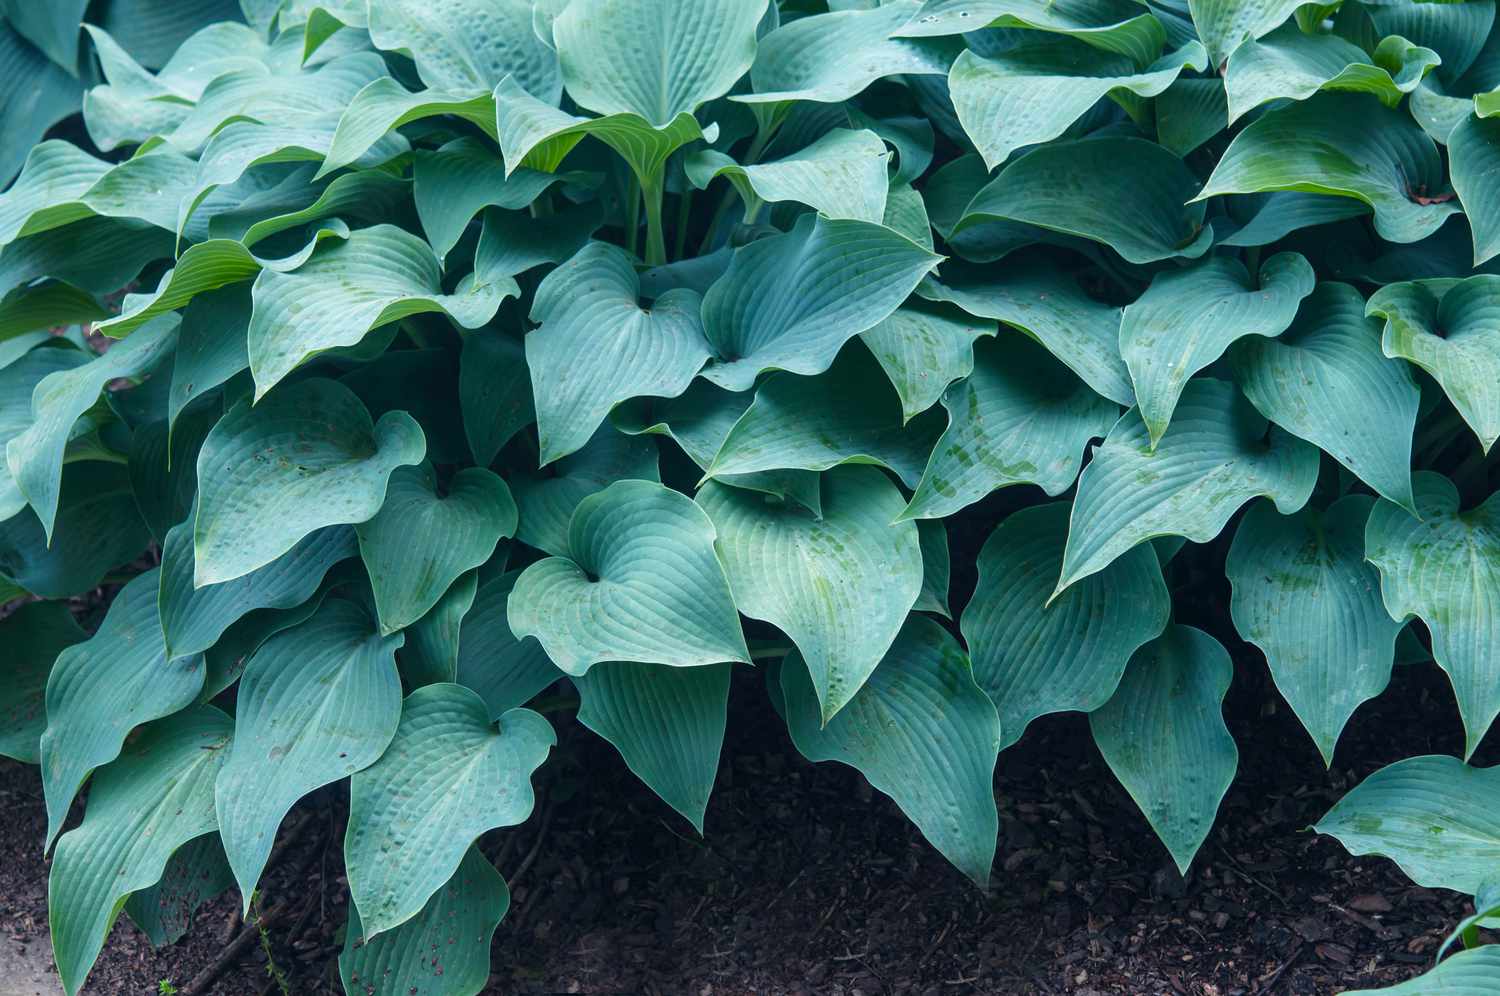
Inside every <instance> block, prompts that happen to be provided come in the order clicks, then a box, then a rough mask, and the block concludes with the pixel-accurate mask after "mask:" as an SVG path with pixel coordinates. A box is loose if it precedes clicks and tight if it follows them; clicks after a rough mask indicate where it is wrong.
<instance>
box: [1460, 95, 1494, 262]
mask: <svg viewBox="0 0 1500 996" xmlns="http://www.w3.org/2000/svg"><path fill="white" fill-rule="evenodd" d="M1497 149H1500V119H1496V118H1478V117H1475V116H1473V115H1471V114H1469V113H1468V110H1467V108H1465V112H1464V116H1463V117H1462V118H1461V119H1460V120H1459V122H1458V124H1457V125H1456V126H1455V127H1454V128H1453V129H1452V130H1451V131H1450V132H1449V133H1448V168H1449V176H1450V178H1451V179H1452V181H1453V189H1454V190H1455V191H1457V193H1458V200H1459V202H1460V203H1461V204H1462V205H1463V208H1464V214H1465V216H1466V217H1467V218H1468V219H1469V227H1470V229H1472V231H1473V236H1474V265H1475V266H1479V265H1480V264H1481V263H1486V262H1488V261H1489V260H1491V259H1494V258H1495V255H1496V254H1497V253H1500V211H1497V210H1496V208H1495V204H1496V203H1497V199H1500V184H1497V177H1500V153H1497V151H1496V150H1497Z"/></svg>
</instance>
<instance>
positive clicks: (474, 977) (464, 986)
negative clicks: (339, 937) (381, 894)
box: [339, 846, 510, 996]
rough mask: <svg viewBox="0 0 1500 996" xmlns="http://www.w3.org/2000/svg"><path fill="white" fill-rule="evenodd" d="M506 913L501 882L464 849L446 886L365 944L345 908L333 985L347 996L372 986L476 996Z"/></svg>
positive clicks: (473, 851)
mask: <svg viewBox="0 0 1500 996" xmlns="http://www.w3.org/2000/svg"><path fill="white" fill-rule="evenodd" d="M509 909H510V890H509V889H508V888H506V886H505V879H503V878H501V877H500V873H499V872H497V871H496V870H495V866H494V865H492V864H490V861H489V859H488V858H486V857H485V856H484V852H482V851H480V850H479V848H478V846H473V847H470V848H469V849H468V850H467V851H465V852H464V857H463V860H462V861H460V862H459V865H458V870H457V871H455V872H454V873H453V877H452V878H450V879H449V880H448V882H447V884H445V885H443V886H442V887H441V888H439V889H438V891H437V892H434V893H433V894H432V898H431V899H429V900H427V904H426V905H425V906H423V907H422V910H421V912H419V913H418V914H417V915H416V916H414V917H412V918H411V919H410V920H408V921H406V922H405V923H403V924H402V925H401V926H399V927H395V928H392V929H391V930H388V931H386V932H385V933H383V934H378V935H376V936H374V937H365V936H364V933H363V931H364V925H363V924H362V923H361V922H360V918H359V910H358V909H355V908H354V907H352V906H351V907H350V908H349V927H348V932H347V935H346V939H345V943H344V950H343V953H341V954H340V955H339V978H340V980H341V981H342V982H343V983H344V989H345V990H346V991H348V992H355V993H357V992H359V991H361V990H362V989H363V988H364V987H366V986H369V985H375V984H377V983H378V984H379V985H380V986H381V987H383V988H387V989H388V990H389V991H390V992H393V993H406V994H408V996H413V994H415V996H438V994H440V993H444V994H445V993H477V992H479V991H480V990H482V989H483V988H484V987H485V984H486V983H488V982H489V978H490V943H491V941H492V940H493V938H494V936H495V928H496V927H498V926H499V925H500V921H501V920H503V919H505V914H506V912H507V911H508V910H509ZM434 951H437V952H439V954H438V955H436V956H434V955H433V952H434Z"/></svg>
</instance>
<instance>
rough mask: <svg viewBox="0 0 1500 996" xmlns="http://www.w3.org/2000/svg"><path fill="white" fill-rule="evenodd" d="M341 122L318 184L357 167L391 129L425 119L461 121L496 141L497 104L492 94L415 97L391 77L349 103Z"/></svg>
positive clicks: (426, 92) (440, 92)
mask: <svg viewBox="0 0 1500 996" xmlns="http://www.w3.org/2000/svg"><path fill="white" fill-rule="evenodd" d="M348 105H349V106H347V107H345V108H344V113H343V114H342V115H340V116H339V123H338V128H337V129H335V131H334V133H333V141H332V142H330V143H329V146H328V155H327V156H325V157H324V159H323V165H322V166H320V167H318V174H317V177H315V178H314V179H319V178H322V177H325V176H327V175H328V174H330V173H332V172H334V171H335V170H339V169H342V168H344V167H345V166H348V165H349V164H350V163H354V162H357V161H358V160H359V159H360V157H361V156H363V155H365V153H367V152H369V150H370V149H371V148H372V147H373V146H374V145H375V143H376V142H378V141H380V140H381V139H382V138H384V137H385V136H386V135H387V134H388V133H389V132H390V131H391V130H392V129H395V128H400V127H401V126H402V125H408V124H411V123H412V122H414V121H421V120H423V119H424V118H435V117H444V116H451V117H456V118H462V119H464V120H465V121H467V122H469V123H470V124H472V125H475V126H476V127H478V128H480V129H481V130H483V131H484V132H486V133H487V134H488V135H489V136H490V138H495V137H496V135H495V99H494V97H493V96H491V95H490V93H489V92H487V91H486V92H481V93H477V94H471V93H466V92H458V93H452V92H448V91H443V90H422V91H420V92H418V93H412V92H410V91H409V90H407V89H406V88H405V87H403V86H402V85H401V84H400V83H398V82H396V81H395V80H394V79H392V78H391V77H389V76H382V77H381V78H379V79H377V80H372V81H371V82H370V83H369V84H368V85H367V86H365V87H364V88H363V89H361V90H360V91H359V93H357V94H355V95H354V96H353V98H352V99H351V100H349V102H348Z"/></svg>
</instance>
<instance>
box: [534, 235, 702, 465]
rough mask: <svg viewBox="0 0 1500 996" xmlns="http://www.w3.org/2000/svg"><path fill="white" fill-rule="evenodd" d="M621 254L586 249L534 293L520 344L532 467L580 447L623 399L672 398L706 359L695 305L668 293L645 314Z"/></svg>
mask: <svg viewBox="0 0 1500 996" xmlns="http://www.w3.org/2000/svg"><path fill="white" fill-rule="evenodd" d="M640 293H641V289H640V279H639V278H638V277H637V276H636V273H635V269H634V267H633V266H632V265H631V261H630V257H629V255H627V254H626V253H625V251H624V250H622V249H619V248H617V247H615V246H611V245H607V244H606V243H603V242H591V243H589V244H588V245H586V246H584V247H583V249H582V250H580V251H579V252H578V254H577V255H575V256H574V257H573V258H572V259H570V260H568V261H567V262H566V263H564V264H563V265H562V266H559V267H558V268H557V269H555V270H553V271H552V272H551V273H549V274H547V276H546V277H545V278H544V279H543V280H542V283H541V286H539V287H538V288H537V291H536V297H535V299H534V301H533V302H532V306H531V320H532V321H533V322H536V323H538V324H539V325H540V326H541V327H540V328H538V329H536V330H534V331H532V332H531V333H529V334H528V335H527V336H526V364H527V366H528V367H529V368H530V370H531V381H532V394H533V396H534V397H535V398H536V415H537V433H538V435H539V436H540V438H541V462H542V463H543V464H548V463H551V462H552V461H553V460H556V459H557V458H558V457H563V456H567V455H568V454H569V453H572V452H574V451H576V450H578V449H579V448H580V447H582V446H583V445H584V444H585V443H587V442H588V441H589V438H590V437H591V436H592V435H593V434H594V431H595V430H596V429H598V428H599V425H600V424H601V423H602V422H603V421H604V419H605V417H606V416H607V415H608V414H609V410H610V409H611V408H613V407H614V406H615V405H617V404H619V403H620V402H621V401H625V400H627V399H629V398H634V397H640V396H642V395H649V396H652V397H668V398H670V397H675V396H677V395H679V394H681V393H682V392H683V391H685V390H687V386H688V385H689V384H690V383H692V381H693V378H694V377H695V376H696V375H697V373H698V371H699V369H700V368H702V366H703V364H704V362H705V361H707V360H708V358H709V356H710V355H712V350H711V348H710V347H709V344H708V340H707V339H705V338H704V335H703V322H702V320H701V319H700V318H699V306H700V304H701V299H700V298H699V297H698V294H697V293H696V292H695V291H691V290H687V289H686V288H678V289H674V290H669V291H667V292H666V293H665V294H662V295H661V296H660V297H658V298H657V299H656V300H655V301H653V302H652V303H651V305H650V307H643V306H642V305H641V303H640Z"/></svg>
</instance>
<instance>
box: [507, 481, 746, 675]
mask: <svg viewBox="0 0 1500 996" xmlns="http://www.w3.org/2000/svg"><path fill="white" fill-rule="evenodd" d="M714 536H715V531H714V524H713V523H712V522H710V521H709V517H708V516H706V515H705V514H704V513H703V510H702V509H700V508H699V507H698V506H697V505H695V504H694V503H693V501H692V499H690V498H688V497H687V496H685V495H682V494H680V493H678V492H676V491H672V490H671V489H669V488H666V487H663V486H662V485H660V484H656V483H654V482H651V481H617V482H616V483H614V484H612V485H610V486H609V487H607V488H605V489H604V490H603V491H600V492H599V493H598V494H595V495H590V496H589V497H587V498H585V499H583V500H582V501H580V502H579V503H578V506H577V508H575V509H574V511H573V517H572V520H571V521H570V522H569V524H568V556H566V557H549V558H547V559H546V560H543V561H540V562H539V563H536V564H532V565H531V566H530V567H528V568H527V569H526V570H525V572H523V573H522V575H521V577H520V578H519V579H518V580H517V581H516V586H515V590H514V591H512V592H511V599H510V607H509V614H510V625H511V629H512V630H513V631H514V632H515V635H516V636H517V637H527V636H535V637H536V638H537V639H538V640H539V641H540V642H541V644H542V646H543V647H544V648H545V649H546V651H547V656H549V657H551V658H552V660H553V661H554V662H556V664H557V666H558V667H560V668H562V669H563V670H564V671H566V672H567V673H569V674H574V675H578V674H583V673H584V672H586V671H587V670H588V669H589V667H590V666H591V665H593V664H597V663H599V662H601V661H609V660H617V661H641V662H645V663H653V664H667V665H671V666H674V667H692V666H695V665H704V664H716V663H718V662H720V661H743V662H747V663H748V662H749V660H750V657H749V651H748V650H746V649H745V640H744V636H743V635H742V634H741V632H740V622H739V617H738V615H737V614H736V613H735V604H734V599H733V598H732V597H731V596H730V593H729V584H728V583H727V582H726V581H725V579H724V568H723V567H721V566H720V564H719V560H718V557H717V556H716V555H715V554H714Z"/></svg>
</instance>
